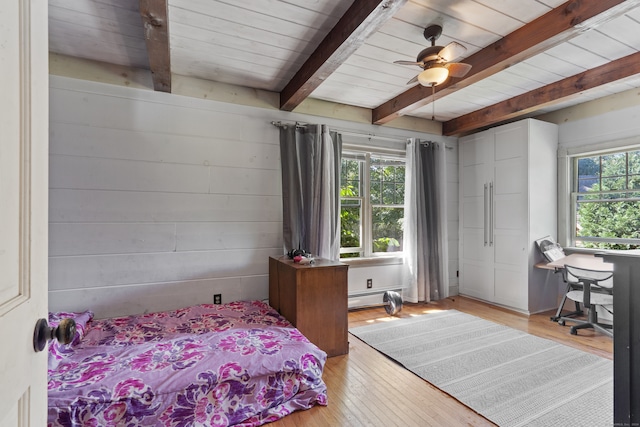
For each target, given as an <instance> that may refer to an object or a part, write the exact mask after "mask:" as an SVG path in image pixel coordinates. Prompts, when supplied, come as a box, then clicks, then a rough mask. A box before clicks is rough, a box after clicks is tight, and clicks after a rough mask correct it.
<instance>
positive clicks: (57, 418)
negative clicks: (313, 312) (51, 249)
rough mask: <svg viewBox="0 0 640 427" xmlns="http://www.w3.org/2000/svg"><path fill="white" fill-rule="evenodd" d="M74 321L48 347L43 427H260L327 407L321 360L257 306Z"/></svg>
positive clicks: (53, 319)
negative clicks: (66, 337)
mask: <svg viewBox="0 0 640 427" xmlns="http://www.w3.org/2000/svg"><path fill="white" fill-rule="evenodd" d="M65 317H73V318H75V320H76V322H77V325H78V328H77V332H76V337H75V339H74V341H73V342H72V343H71V344H69V345H59V344H52V345H50V348H49V371H48V372H49V374H48V375H49V376H48V380H49V384H48V388H49V409H48V411H49V412H48V418H49V419H48V425H49V426H52V427H55V426H92V427H93V426H95V427H98V426H166V427H173V426H176V427H178V426H180V427H186V426H228V425H241V426H258V425H262V424H264V423H267V422H271V421H275V420H277V419H280V418H282V417H284V416H285V415H287V414H290V413H291V412H293V411H296V410H299V409H308V408H311V407H312V406H314V405H326V404H327V389H326V386H325V383H324V382H323V381H322V371H323V369H324V364H325V362H326V353H324V352H323V351H322V350H320V349H319V348H318V347H316V346H315V345H313V344H312V343H310V342H309V341H308V340H307V339H306V338H305V337H304V336H303V335H302V334H301V333H300V332H299V331H298V330H297V329H295V328H294V327H293V326H292V325H291V324H290V323H289V322H288V321H287V320H286V319H284V318H283V317H282V316H280V315H279V314H278V313H277V312H276V311H275V310H273V309H272V308H271V307H270V306H269V305H267V304H265V303H263V302H260V301H238V302H233V303H229V304H223V305H199V306H194V307H189V308H185V309H180V310H175V311H168V312H162V313H151V314H144V315H139V316H130V317H121V318H113V319H104V320H91V318H92V317H93V316H92V314H91V312H85V313H56V314H51V315H50V319H49V320H50V324H51V325H52V326H55V325H56V324H57V323H58V322H59V321H60V319H62V318H65Z"/></svg>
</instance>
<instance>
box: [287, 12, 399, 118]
mask: <svg viewBox="0 0 640 427" xmlns="http://www.w3.org/2000/svg"><path fill="white" fill-rule="evenodd" d="M406 2H407V0H355V1H354V2H353V4H352V5H351V7H350V8H349V9H348V10H347V11H346V12H345V14H344V15H343V16H342V18H340V20H339V21H338V23H337V24H336V25H335V27H333V29H332V30H331V31H330V32H329V34H327V36H326V37H325V38H324V40H322V42H321V43H320V45H319V46H318V48H317V49H316V50H315V51H314V52H313V53H312V54H311V56H310V57H309V59H307V61H306V62H305V63H304V64H303V65H302V67H301V68H300V70H298V72H297V73H296V75H295V76H293V78H292V79H291V81H290V82H289V83H288V84H287V86H286V87H285V88H284V89H283V90H282V92H281V93H280V109H281V110H285V111H292V110H293V109H294V108H296V107H297V106H298V105H300V103H301V102H302V101H304V100H305V98H307V97H308V96H309V95H310V94H311V92H313V90H314V89H315V88H317V87H318V86H319V85H320V84H321V83H322V82H323V81H324V80H325V79H326V78H327V77H329V75H331V73H333V72H334V71H335V70H336V69H337V68H338V67H339V66H340V65H341V64H342V63H343V62H344V61H345V60H346V59H347V58H348V57H349V56H350V55H351V54H352V53H353V52H355V51H356V50H357V49H358V48H359V47H360V46H362V44H363V43H364V41H365V40H366V39H367V38H368V37H369V36H370V35H371V34H373V33H375V32H376V31H378V29H380V27H381V26H382V25H383V24H384V23H385V22H386V21H387V20H388V19H390V18H391V17H392V16H393V15H394V14H395V13H396V11H397V10H398V9H399V8H400V7H401V6H402V5H404V4H405V3H406Z"/></svg>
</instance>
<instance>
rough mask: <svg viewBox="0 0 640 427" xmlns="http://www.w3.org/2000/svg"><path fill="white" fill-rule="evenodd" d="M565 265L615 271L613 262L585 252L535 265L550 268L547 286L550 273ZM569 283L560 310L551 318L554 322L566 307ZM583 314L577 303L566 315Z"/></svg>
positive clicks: (560, 269)
mask: <svg viewBox="0 0 640 427" xmlns="http://www.w3.org/2000/svg"><path fill="white" fill-rule="evenodd" d="M565 265H570V266H572V267H578V268H584V269H587V270H599V271H613V264H611V263H608V262H604V260H603V259H602V258H601V257H597V256H595V254H585V253H574V254H569V255H567V256H566V257H564V258H560V259H559V260H556V261H551V262H539V263H537V264H536V265H535V267H536V268H541V269H544V270H548V271H547V278H546V279H545V282H544V285H545V288H546V286H547V284H548V282H549V275H550V274H551V273H552V272H554V273H557V272H560V271H562V270H564V266H565ZM569 288H570V286H569V284H567V289H566V291H565V294H564V295H563V296H562V300H561V301H560V304H558V310H557V311H556V314H555V316H551V320H552V321H554V322H557V321H558V319H559V318H560V317H561V315H562V310H563V308H564V303H565V302H566V300H567V295H566V292H568V291H569ZM580 314H583V312H582V310H581V309H580V307H579V305H578V304H576V309H575V311H572V312H571V313H568V314H565V317H566V316H575V315H580Z"/></svg>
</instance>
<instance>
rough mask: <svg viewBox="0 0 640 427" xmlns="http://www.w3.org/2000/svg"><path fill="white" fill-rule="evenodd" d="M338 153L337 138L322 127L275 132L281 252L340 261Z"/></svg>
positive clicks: (340, 145) (339, 144)
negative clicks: (279, 168)
mask: <svg viewBox="0 0 640 427" xmlns="http://www.w3.org/2000/svg"><path fill="white" fill-rule="evenodd" d="M341 152H342V136H341V135H340V134H339V133H337V132H335V131H330V130H329V129H328V127H327V126H326V125H306V126H296V125H290V126H281V127H280V158H281V163H282V213H283V218H282V228H283V240H284V242H283V243H284V249H285V252H288V251H290V250H291V249H298V248H300V249H304V250H306V251H307V252H310V253H311V254H312V255H313V256H317V257H320V258H326V259H330V260H335V261H337V260H338V259H339V258H340V229H339V227H340V222H339V221H340V216H339V215H340V162H341Z"/></svg>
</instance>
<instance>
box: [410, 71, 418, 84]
mask: <svg viewBox="0 0 640 427" xmlns="http://www.w3.org/2000/svg"><path fill="white" fill-rule="evenodd" d="M417 81H418V75H417V74H416V76H415V77H414V78H412V79H411V80H409V81H408V82H407V84H408V85H410V84H412V83H416V82H417Z"/></svg>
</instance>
